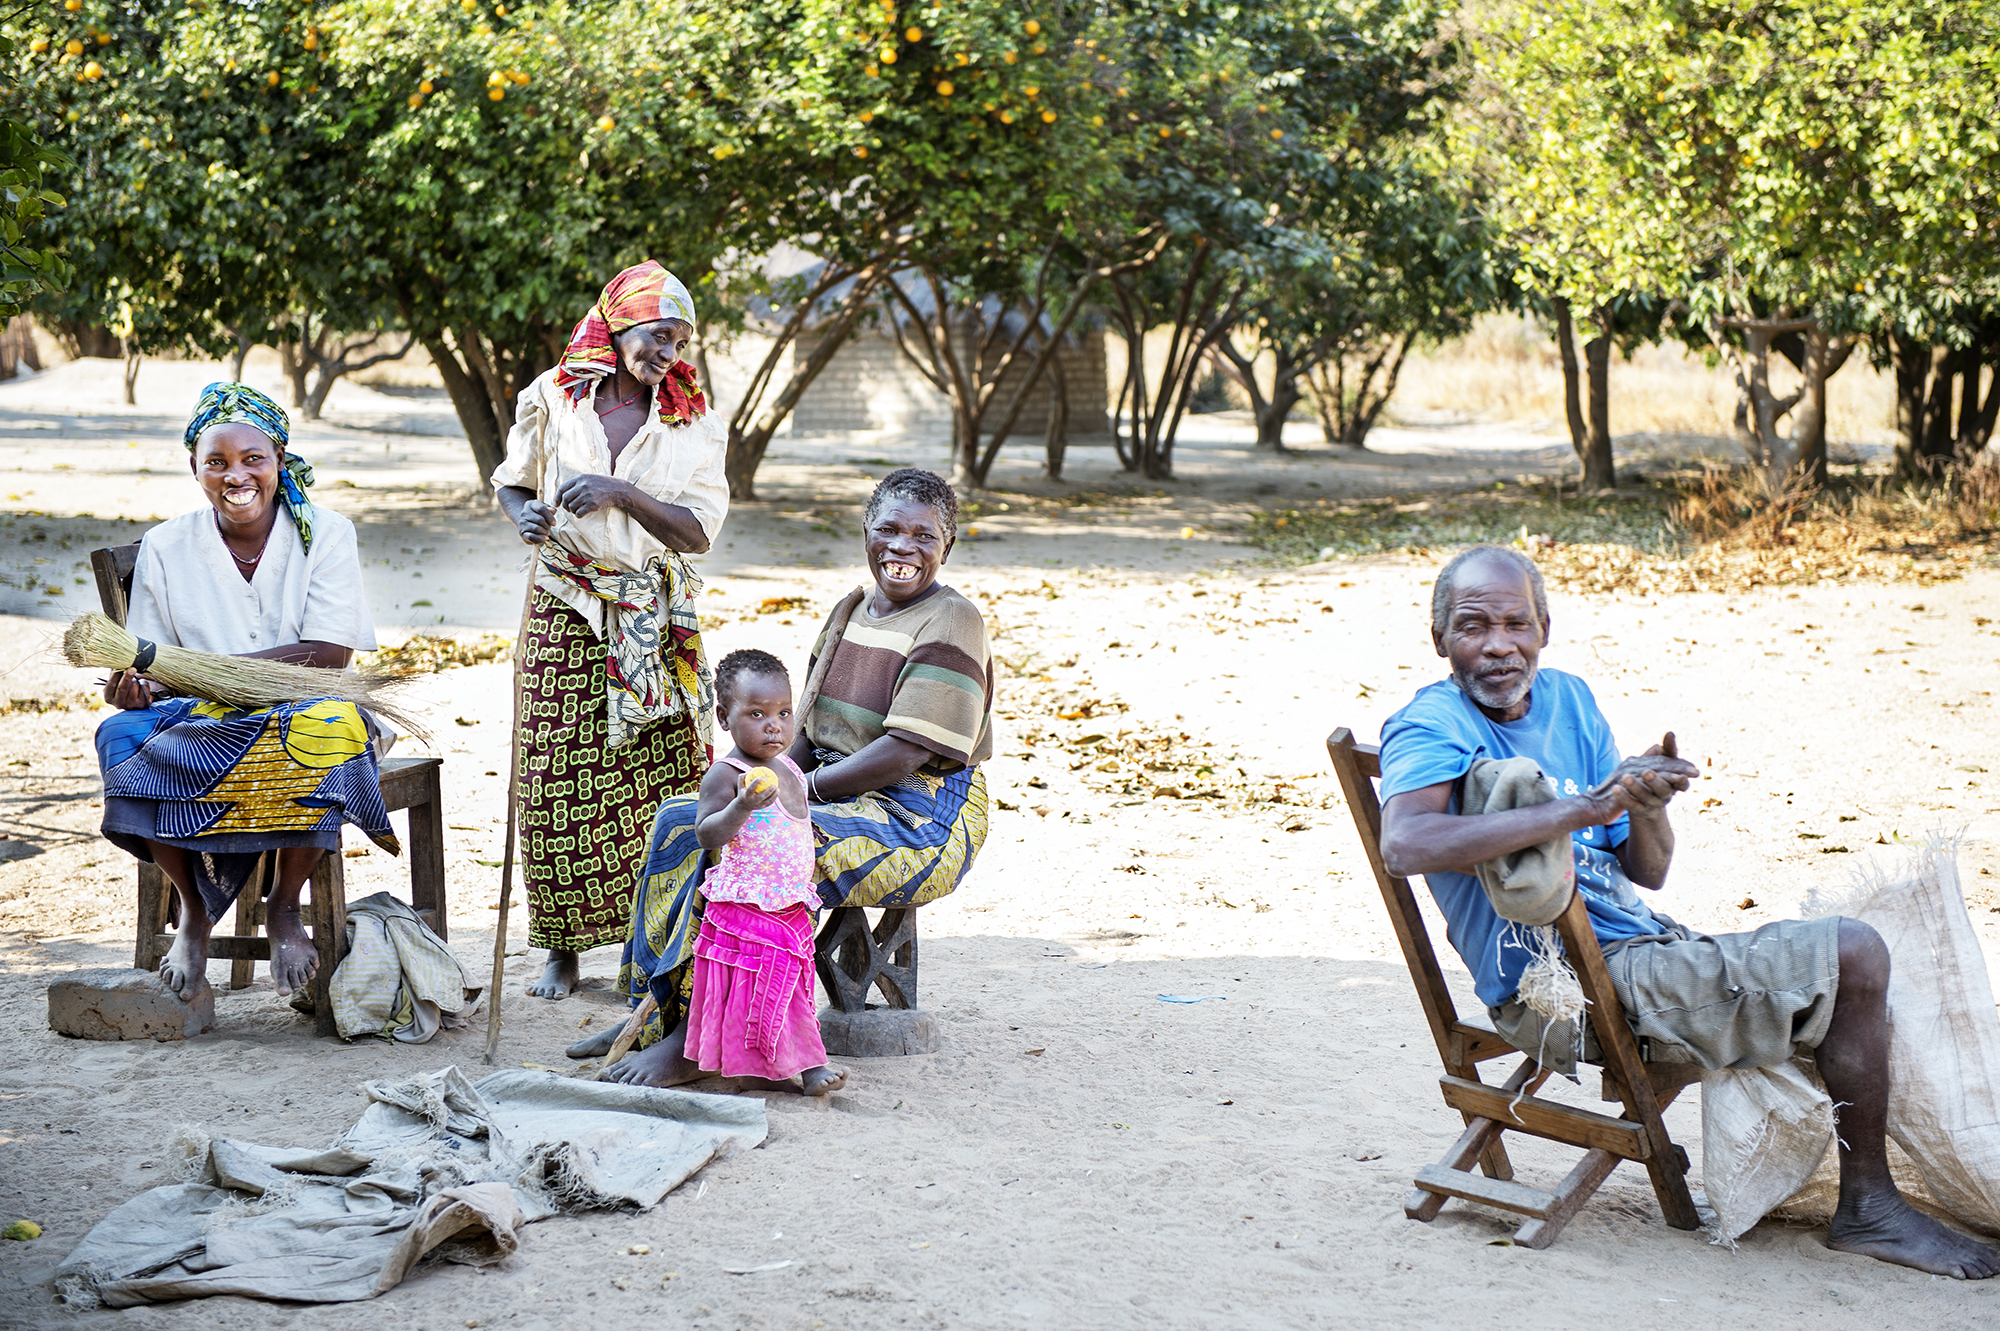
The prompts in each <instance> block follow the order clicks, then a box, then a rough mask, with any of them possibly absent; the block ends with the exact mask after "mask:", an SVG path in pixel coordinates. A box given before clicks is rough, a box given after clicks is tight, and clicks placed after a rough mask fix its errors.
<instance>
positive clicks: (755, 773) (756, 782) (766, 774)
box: [737, 767, 778, 795]
mask: <svg viewBox="0 0 2000 1331" xmlns="http://www.w3.org/2000/svg"><path fill="white" fill-rule="evenodd" d="M737 784H738V785H740V786H741V787H742V789H743V793H744V794H746V795H761V794H763V793H764V792H765V791H767V790H776V789H777V788H778V774H777V773H776V772H773V771H772V770H771V769H770V768H768V767H753V768H751V769H750V770H749V771H747V772H745V773H744V774H743V780H742V781H740V782H738V783H737Z"/></svg>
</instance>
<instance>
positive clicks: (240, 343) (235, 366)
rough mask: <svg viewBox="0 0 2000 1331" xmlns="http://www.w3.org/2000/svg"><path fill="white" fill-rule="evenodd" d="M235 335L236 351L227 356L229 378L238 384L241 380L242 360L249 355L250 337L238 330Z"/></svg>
mask: <svg viewBox="0 0 2000 1331" xmlns="http://www.w3.org/2000/svg"><path fill="white" fill-rule="evenodd" d="M235 337H236V353H235V354H234V355H232V356H231V357H230V358H229V380H230V382H231V383H237V384H240V383H242V382H243V362H244V361H246V360H248V359H249V357H250V339H249V338H247V337H245V336H244V335H243V334H242V333H240V332H239V333H236V334H235Z"/></svg>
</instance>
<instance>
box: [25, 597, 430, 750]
mask: <svg viewBox="0 0 2000 1331" xmlns="http://www.w3.org/2000/svg"><path fill="white" fill-rule="evenodd" d="M63 656H64V657H65V658H67V659H68V661H69V663H70V664H71V665H73V666H96V667H101V668H105V669H110V670H136V671H138V673H140V674H142V675H144V676H146V677H147V678H148V679H153V680H158V681H159V682H160V683H162V684H164V685H166V686H167V687H168V688H170V689H172V690H174V691H175V692H177V693H181V694H186V695H189V696H191V697H196V698H205V699H207V700H208V701H209V702H215V703H222V704H223V705H225V706H228V707H241V708H246V709H251V710H254V709H257V708H260V707H271V706H275V705H277V704H279V703H290V702H305V701H306V700H308V699H311V698H338V699H339V700H341V701H342V702H351V703H355V704H357V705H358V706H361V707H366V708H367V709H368V710H369V711H371V712H374V713H375V714H377V715H378V716H381V717H383V718H384V719H386V720H388V721H390V722H391V723H393V724H394V725H395V726H396V727H397V728H399V729H401V730H403V731H404V732H406V733H408V734H411V735H415V736H416V737H417V738H419V739H422V740H425V741H428V740H429V739H430V732H429V731H428V730H427V729H426V728H425V726H424V724H423V722H421V721H419V720H418V719H417V718H416V717H414V716H412V715H411V714H410V713H409V712H407V711H405V710H403V709H402V708H401V707H400V706H398V705H397V704H396V702H394V701H393V700H392V699H391V698H389V697H388V696H386V694H387V692H388V690H390V689H392V688H394V687H395V686H396V685H398V684H401V683H404V682H405V681H406V680H408V679H409V676H408V675H407V674H405V673H403V672H401V671H381V670H362V671H346V670H328V669H324V668H322V667H319V666H302V665H292V664H290V663H289V662H285V661H272V660H267V659H265V658H262V657H251V656H223V655H221V654H219V653H216V652H198V651H194V650H191V649H190V648H186V647H175V646H173V645H171V644H169V643H164V642H162V643H153V642H148V641H146V640H145V639H144V638H141V637H139V636H138V635H137V634H135V633H133V632H132V631H131V630H129V629H127V628H125V627H124V626H123V625H121V624H119V623H118V622H117V621H116V620H113V619H112V618H111V617H110V616H108V615H102V614H99V613H98V612H97V611H95V610H92V611H90V612H89V613H87V614H82V615H78V616H77V618H76V621H75V622H74V623H72V624H71V625H70V626H69V631H68V632H67V633H64V634H63Z"/></svg>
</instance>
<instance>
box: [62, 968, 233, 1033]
mask: <svg viewBox="0 0 2000 1331" xmlns="http://www.w3.org/2000/svg"><path fill="white" fill-rule="evenodd" d="M49 1029H50V1030H52V1031H54V1032H56V1033H57V1034H58V1035H69V1036H74V1037H76V1038H77V1039H80V1040H185V1039H187V1038H188V1037H190V1036H194V1035H200V1034H201V1033H202V1032H204V1031H211V1030H214V1029H215V990H214V989H213V988H211V987H210V986H208V985H206V984H204V985H202V986H201V988H200V989H198V990H196V991H195V995H194V997H193V998H192V999H187V998H182V997H181V996H180V995H179V994H177V993H175V992H174V991H173V990H171V989H169V988H167V984H166V981H164V980H162V979H161V978H160V977H159V975H158V973H157V972H154V971H141V970H132V969H130V968H127V967H111V966H107V967H104V968H102V969H98V970H87V971H77V972H75V973H74V974H71V975H66V976H64V977H63V978H62V979H60V980H57V981H55V982H54V983H52V984H51V985H49Z"/></svg>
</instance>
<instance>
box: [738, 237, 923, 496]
mask: <svg viewBox="0 0 2000 1331" xmlns="http://www.w3.org/2000/svg"><path fill="white" fill-rule="evenodd" d="M892 264H893V259H892V257H884V258H882V259H880V260H878V261H877V262H876V263H875V264H873V265H871V266H870V267H868V268H865V269H863V270H862V271H861V272H859V273H857V274H855V276H854V285H853V287H852V288H850V289H849V291H848V293H847V296H846V298H845V300H844V301H843V303H842V305H841V309H840V312H839V314H837V315H836V316H835V317H834V318H833V320H832V321H831V322H829V323H828V324H826V325H824V329H823V331H822V332H821V334H820V338H819V341H818V342H817V343H815V344H814V346H813V349H812V351H811V352H810V353H808V354H807V356H806V358H805V359H804V360H803V361H797V362H795V363H794V364H793V367H792V377H791V378H790V379H788V380H786V382H785V386H784V387H783V388H782V389H780V390H779V392H778V395H777V396H776V397H775V398H773V399H771V405H770V406H769V407H768V408H767V409H766V410H765V411H764V413H763V415H761V416H759V417H758V418H757V420H756V422H755V423H754V424H746V416H747V413H748V412H751V411H754V410H755V409H756V402H755V401H754V398H755V397H757V396H761V393H762V387H761V385H762V383H764V382H768V375H760V376H759V383H756V384H753V385H752V386H751V389H750V392H749V393H747V394H745V396H744V400H743V401H742V403H740V404H739V405H738V406H737V408H736V414H735V415H734V416H732V417H731V418H730V421H729V451H728V453H727V455H726V457H725V459H724V461H723V471H724V473H725V474H726V475H727V476H728V478H729V497H730V498H731V499H740V500H744V501H746V502H747V501H753V500H755V499H756V498H757V468H758V467H759V466H760V465H762V463H763V461H764V454H765V452H766V451H767V450H769V448H770V447H771V437H772V436H773V435H775V434H777V432H778V427H779V426H781V425H783V424H784V423H785V421H786V419H787V418H788V417H790V416H791V414H792V409H793V408H794V407H796V406H798V404H799V399H800V398H801V397H803V396H805V391H806V389H808V388H810V387H812V383H813V380H815V379H817V378H819V376H820V371H822V370H824V369H825V368H826V367H827V364H828V363H829V362H830V361H832V360H833V357H834V353H835V352H837V351H839V350H840V348H841V346H842V345H843V344H845V343H846V341H847V338H848V335H849V334H851V333H852V332H853V331H854V326H855V324H857V323H859V322H860V320H861V315H862V313H863V312H864V311H865V310H866V309H867V308H868V304H869V301H870V300H872V299H873V298H874V294H875V288H876V287H877V286H879V285H880V284H881V281H882V279H883V278H884V277H885V276H887V275H888V272H889V269H890V267H891V266H892ZM802 330H803V324H799V325H797V326H790V327H788V328H787V330H786V332H787V333H788V334H789V337H787V338H786V339H784V340H785V341H789V342H790V343H791V344H792V345H794V346H796V345H797V337H798V333H799V332H800V331H802ZM781 349H782V343H781V345H780V346H773V347H772V348H771V350H770V352H769V353H768V354H767V356H766V362H767V368H775V365H776V360H777V356H778V353H779V351H780V350H781Z"/></svg>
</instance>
